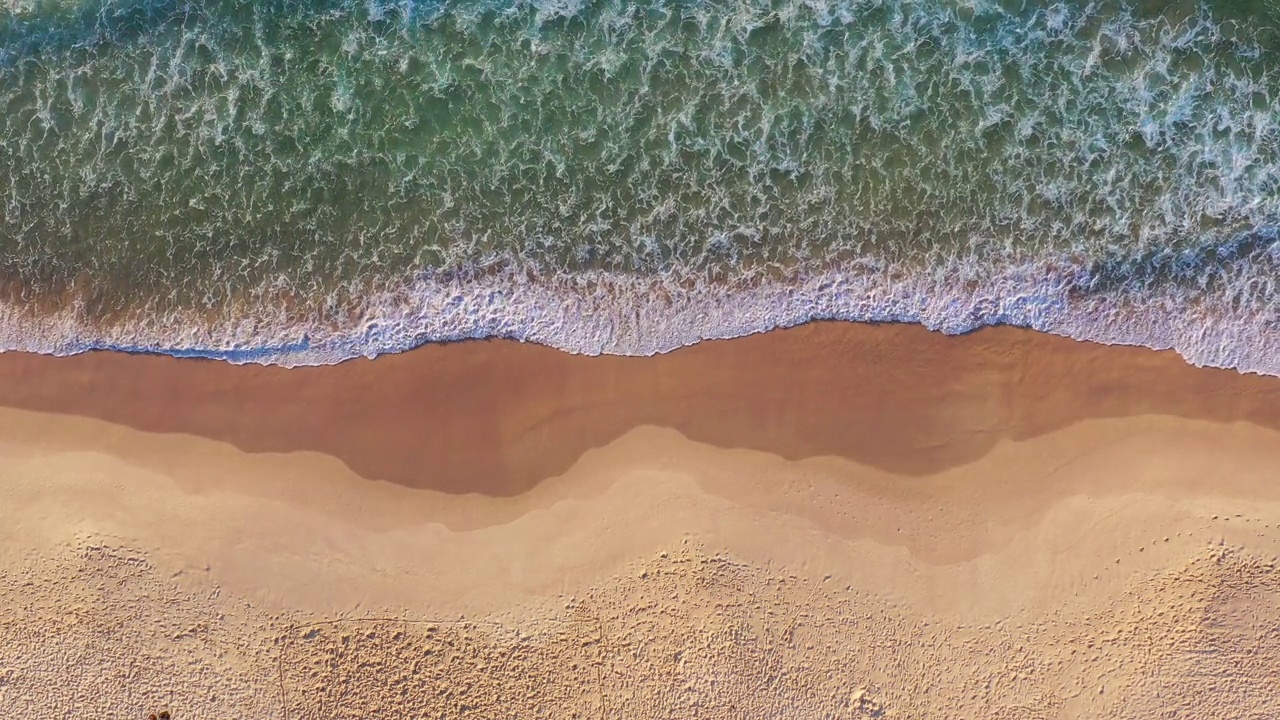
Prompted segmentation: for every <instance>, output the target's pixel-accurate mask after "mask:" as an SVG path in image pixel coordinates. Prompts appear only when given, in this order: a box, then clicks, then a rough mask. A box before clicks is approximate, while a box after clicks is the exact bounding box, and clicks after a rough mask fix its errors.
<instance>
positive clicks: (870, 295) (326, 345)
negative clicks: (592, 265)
mask: <svg viewBox="0 0 1280 720" xmlns="http://www.w3.org/2000/svg"><path fill="white" fill-rule="evenodd" d="M1260 232H1264V231H1260ZM1264 235H1266V237H1271V236H1272V235H1274V233H1271V234H1266V233H1265V232H1264ZM1272 239H1274V238H1272ZM1238 240H1239V238H1235V239H1233V240H1231V241H1230V242H1229V243H1227V244H1226V245H1224V246H1223V247H1224V249H1223V251H1224V252H1226V251H1227V250H1229V249H1231V248H1232V247H1234V244H1238ZM1266 247H1267V248H1269V247H1271V245H1267V246H1266ZM1269 253H1270V251H1269V250H1267V249H1266V248H1263V249H1259V250H1258V251H1257V252H1255V253H1253V254H1251V255H1248V256H1245V257H1238V258H1235V259H1234V260H1233V261H1232V263H1231V264H1228V265H1225V266H1222V267H1212V268H1206V269H1205V273H1206V274H1205V275H1204V276H1203V277H1200V278H1199V279H1198V280H1196V279H1195V278H1191V277H1189V276H1187V277H1183V276H1179V277H1178V278H1174V279H1166V280H1160V276H1161V273H1162V272H1164V270H1167V268H1164V265H1163V264H1168V263H1169V262H1172V260H1170V259H1169V258H1157V259H1156V260H1153V261H1152V262H1153V263H1155V264H1154V265H1151V266H1150V267H1148V266H1145V265H1143V266H1139V267H1137V268H1136V269H1132V272H1131V273H1130V274H1128V275H1124V276H1123V277H1120V278H1117V277H1113V275H1114V272H1115V271H1114V269H1112V270H1108V269H1107V266H1106V264H1105V263H1101V261H1094V262H1087V261H1084V260H1082V259H1079V258H1072V257H1044V258H1038V259H1034V260H1009V261H1007V262H1004V263H996V264H994V265H988V264H984V263H983V262H982V261H980V260H977V259H974V258H959V259H954V260H951V261H948V262H947V263H945V264H943V265H939V266H938V267H933V268H918V267H896V266H890V265H886V264H884V263H880V262H877V261H874V260H870V259H868V260H860V261H851V262H850V263H849V264H848V265H847V266H842V267H840V268H821V267H819V268H811V267H796V268H792V269H789V270H788V272H789V274H788V275H787V276H785V277H772V276H770V277H767V278H763V277H762V278H756V279H750V278H741V279H740V280H741V284H740V285H739V284H730V285H726V284H724V283H723V282H721V281H716V280H713V279H710V278H708V277H706V276H705V273H700V272H698V271H693V270H683V269H678V268H677V269H672V270H669V271H666V272H664V274H662V275H659V276H652V277H650V276H641V275H631V274H623V273H613V272H606V271H591V272H582V273H577V274H572V275H566V276H563V277H541V276H536V275H529V274H528V273H526V272H522V271H520V270H519V269H517V268H503V269H500V270H495V271H494V272H492V273H480V274H474V275H461V274H455V275H441V276H429V275H424V276H421V277H418V278H417V279H414V280H412V281H409V282H408V283H407V284H405V285H403V286H395V287H386V288H382V289H380V290H376V291H373V290H370V291H369V292H368V293H367V294H366V295H362V296H361V297H360V298H359V299H358V300H354V301H353V303H354V304H353V305H352V306H350V307H344V309H342V310H341V311H338V310H335V309H333V308H329V309H323V308H322V307H320V306H308V307H305V308H304V307H298V306H295V304H293V303H286V304H280V303H277V302H274V301H271V302H257V303H255V302H252V299H251V298H248V297H246V298H241V300H240V301H238V303H237V305H236V306H235V307H226V308H222V309H220V310H218V311H216V312H208V313H197V312H193V311H185V310H174V311H173V312H169V313H162V312H160V311H159V310H157V309H155V308H152V309H151V310H150V311H138V312H139V313H140V314H138V315H128V316H127V317H125V316H122V317H120V318H117V319H115V320H114V321H113V322H111V323H109V324H105V325H103V324H98V323H96V322H95V321H94V320H93V318H92V317H90V316H89V315H88V314H87V313H86V311H85V310H84V309H83V308H82V307H81V305H80V304H78V303H77V302H76V301H75V300H74V299H71V300H69V301H67V302H66V303H64V304H63V305H62V306H61V309H60V310H59V311H56V312H48V313H40V314H38V315H33V314H32V313H30V312H28V311H27V309H24V308H23V307H21V306H14V305H11V304H4V303H0V348H5V349H6V351H23V352H36V353H41V354H47V355H55V356H66V355H74V354H80V353H83V352H92V351H95V350H109V351H121V352H131V353H156V354H165V355H171V356H176V357H201V358H211V359H218V360H222V361H225V362H228V363H231V364H257V365H279V366H282V367H310V366H321V365H333V364H338V363H341V362H343V361H346V360H349V359H355V358H360V357H365V358H373V357H379V356H382V355H388V354H399V353H403V352H408V351H411V350H413V349H415V348H418V347H422V346H424V345H432V344H438V343H444V342H454V341H461V340H478V339H505V340H512V341H518V342H528V343H533V344H537V345H543V346H546V347H551V348H555V349H558V350H560V351H563V352H567V353H570V354H579V355H589V356H594V355H618V356H634V357H649V356H655V355H662V354H666V353H669V352H674V351H676V350H680V349H682V348H687V347H691V346H695V345H698V344H700V343H703V342H707V341H710V340H729V339H734V338H739V337H748V336H750V335H756V334H760V333H768V332H772V331H774V330H779V329H787V328H793V327H799V326H802V325H806V324H809V323H814V322H830V321H842V322H852V323H861V324H877V323H903V324H919V325H921V326H923V327H925V328H927V329H929V330H934V331H940V332H942V333H944V334H947V335H961V334H966V333H970V332H973V331H976V330H979V329H982V328H984V327H1002V326H1013V327H1020V328H1028V329H1032V330H1036V331H1038V332H1044V333H1047V334H1052V335H1058V336H1062V337H1067V338H1071V339H1075V340H1080V341H1087V342H1097V343H1101V344H1106V345H1125V346H1136V347H1146V348H1150V349H1155V350H1164V349H1172V350H1174V351H1176V352H1177V353H1178V354H1179V355H1181V356H1182V357H1183V358H1185V360H1186V362H1187V363H1189V364H1191V365H1195V366H1197V367H1218V368H1231V369H1235V370H1238V371H1239V372H1242V373H1257V374H1262V375H1271V376H1280V360H1277V359H1276V358H1275V357H1274V355H1273V354H1272V353H1271V352H1270V351H1269V348H1271V347H1276V346H1280V310H1277V307H1280V306H1277V305H1276V304H1275V303H1272V302H1270V300H1269V298H1270V291H1269V290H1267V289H1266V286H1265V284H1263V285H1260V284H1258V283H1257V282H1256V279H1257V278H1259V277H1269V276H1270V275H1273V274H1274V271H1275V268H1276V267H1277V266H1278V265H1277V263H1280V260H1278V259H1277V258H1272V257H1271V255H1270V254H1269ZM1228 254H1230V253H1228ZM1162 263H1163V264H1162ZM1162 268H1163V269H1162ZM1197 283H1199V284H1198V285H1197ZM1197 288H1198V289H1197ZM317 302H320V301H319V300H317Z"/></svg>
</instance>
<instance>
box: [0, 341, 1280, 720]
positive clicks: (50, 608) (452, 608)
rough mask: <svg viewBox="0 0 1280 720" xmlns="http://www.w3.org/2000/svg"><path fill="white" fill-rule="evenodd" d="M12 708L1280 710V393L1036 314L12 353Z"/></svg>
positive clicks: (97, 715)
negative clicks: (307, 362) (504, 337)
mask: <svg viewBox="0 0 1280 720" xmlns="http://www.w3.org/2000/svg"><path fill="white" fill-rule="evenodd" d="M0 408H3V409H0V718H25V717H31V718H45V717H63V718H92V719H93V720H108V719H113V718H130V719H134V718H138V719H141V718H146V717H147V716H148V714H149V713H153V712H159V711H160V710H161V709H168V710H169V711H170V712H171V716H172V718H173V719H174V720H188V719H191V720H194V719H197V718H198V719H201V720H204V719H208V720H228V719H231V718H246V719H250V718H253V719H256V718H290V719H292V720H301V719H304V718H308V719H309V718H314V719H316V720H329V719H336V718H396V719H398V718H482V719H488V718H520V719H521V720H523V719H525V718H557V719H558V718H566V719H567V718H584V719H585V718H591V719H594V718H602V719H604V718H608V719H611V720H612V719H614V718H617V719H619V720H621V719H622V718H627V719H632V720H649V719H653V720H657V719H662V720H667V719H674V720H685V719H689V720H692V719H695V718H709V719H710V718H716V719H719V718H726V719H728V718H743V719H744V720H756V719H763V718H779V719H781V718H788V719H790V718H798V719H809V718H813V719H815V720H817V719H820V718H821V719H828V718H867V717H886V718H1157V717H1177V718H1197V719H1198V718H1274V717H1277V716H1278V711H1277V710H1276V708H1277V707H1280V691H1278V690H1277V689H1276V688H1275V687H1274V685H1275V684H1276V683H1275V679H1276V678H1277V677H1280V571H1278V570H1277V565H1276V563H1277V559H1276V558H1277V554H1278V553H1280V380H1277V379H1274V378H1262V377H1256V376H1242V375H1239V374H1236V373H1234V372H1230V371H1218V370H1205V369H1197V368H1192V367H1189V366H1187V365H1185V364H1184V363H1183V362H1182V361H1181V360H1180V359H1179V358H1178V357H1177V356H1175V355H1172V354H1171V353H1156V352H1152V351H1148V350H1142V349H1134V348H1107V347H1101V346H1097V345H1091V344H1086V343H1077V342H1074V341H1070V340H1066V339H1062V338H1056V337H1050V336H1044V335H1039V334H1035V333H1031V332H1026V331H1020V330H1015V329H1009V328H994V329H988V330H983V331H981V332H978V333H974V334H972V335H969V336H965V337H959V338H954V337H944V336H941V335H936V334H932V333H929V332H927V331H925V330H923V329H921V328H918V327H911V326H868V325H852V324H833V323H821V324H814V325H810V326H806V327H803V328H797V329H793V330H787V331H779V332H773V333H768V334H765V335H760V336H754V337H749V338H742V339H738V340H731V341H724V342H710V343H704V344H702V345H699V346H696V347H692V348H687V349H684V350H681V351H677V352H675V353H672V354H670V355H665V356H661V357H655V358H616V357H605V358H585V357H574V356H569V355H566V354H563V353H560V352H557V351H554V350H549V349H546V348H542V347H537V346H530V345H521V344H518V343H512V342H469V343H460V344H455V345H443V346H430V347H425V348H421V349H419V350H416V351H413V352H410V353H406V354H404V355H400V356H392V357H383V358H379V359H377V360H374V361H355V362H350V363H345V364H343V365H340V366H336V367H328V368H314V369H297V370H282V369H278V368H262V367H234V366H230V365H226V364H221V363H216V362H202V361H184V360H174V359H171V358H165V357H141V356H125V355H117V354H109V353H95V354H89V355H84V356H78V357H73V358H46V357H35V356H27V355H17V354H9V355H4V356H0Z"/></svg>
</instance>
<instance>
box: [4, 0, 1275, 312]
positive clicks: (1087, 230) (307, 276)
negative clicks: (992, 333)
mask: <svg viewBox="0 0 1280 720" xmlns="http://www.w3.org/2000/svg"><path fill="white" fill-rule="evenodd" d="M1278 27H1280V10H1277V4H1276V3H1275V2H1274V1H1272V2H1240V1H1235V0H1231V1H1228V0H1221V2H1218V3H1216V4H1213V5H1205V4H1198V3H1195V2H1174V3H1156V2H1095V3H1074V2H1072V3H1066V2H1035V1H1032V0H1028V1H1027V2H987V1H981V0H974V1H972V2H952V1H948V0H921V1H919V2H910V1H906V0H902V1H891V0H847V1H844V2H822V1H819V0H812V1H801V0H778V1H776V2H765V1H753V0H740V1H736V2H735V1H732V0H730V1H724V0H710V1H706V2H622V1H603V2H600V1H597V2H562V3H558V4H557V3H550V2H548V3H542V4H539V3H510V2H477V1H475V0H461V1H460V2H454V3H434V4H433V3H422V2H408V1H405V2H391V3H388V2H351V1H348V0H318V1H316V2H291V1H286V0H264V1H260V2H250V1H248V0H213V1H211V2H203V3H200V2H174V1H154V2H142V1H137V0H113V1H109V2H97V1H92V0H87V1H85V2H80V3H75V2H62V3H58V2H17V3H11V4H10V5H9V6H8V7H7V8H6V9H5V10H4V11H3V13H0V196H2V197H3V202H2V204H0V282H2V283H4V285H5V286H6V287H7V288H9V289H10V295H14V296H18V297H20V298H21V299H22V301H24V302H30V303H32V304H33V305H37V304H39V303H42V302H49V301H52V302H65V301H66V298H67V297H68V296H69V295H73V296H74V297H76V298H78V299H80V300H83V301H85V302H86V303H87V304H86V307H87V308H89V310H88V312H89V313H90V314H91V315H93V314H98V315H101V316H103V317H106V316H110V315H111V314H113V313H118V312H121V311H122V310H125V309H128V308H130V307H133V306H137V305H140V304H149V305H150V306H151V307H154V308H158V309H164V308H176V307H182V308H209V309H217V308H219V307H223V306H225V305H227V304H228V303H232V302H245V301H246V300H247V301H249V302H250V303H252V302H273V301H275V300H276V299H278V298H282V297H289V298H320V297H323V298H326V299H327V300H326V301H327V302H330V303H338V304H341V303H343V302H348V301H350V300H351V299H352V298H355V297H358V296H359V295H360V294H361V293H362V292H366V291H368V290H369V288H371V287H382V286H392V285H394V284H396V283H399V282H404V281H406V280H407V279H409V278H412V277H417V276H420V275H421V274H423V273H471V272H484V271H485V270H486V269H490V268H495V267H507V268H510V267H519V268H527V269H528V271H529V272H530V273H538V274H543V275H557V274H559V275H566V274H569V275H571V274H573V273H575V272H579V271H582V270H584V269H603V270H608V271H611V272H617V273H634V274H660V273H663V272H665V271H668V270H671V269H672V268H680V269H682V270H686V271H687V270H690V269H692V270H694V271H699V272H705V273H706V274H707V275H708V277H712V278H718V279H723V280H727V281H739V280H741V281H749V279H750V278H751V277H755V276H759V275H762V274H768V273H770V272H775V271H782V270H784V269H786V268H792V267H796V266H807V265H814V266H821V265H824V264H826V265H838V264H839V263H841V262H848V261H855V260H865V259H868V258H870V259H874V260H876V261H884V262H899V263H908V264H914V266H918V267H920V268H921V269H922V271H927V269H928V268H929V267H931V266H932V264H934V263H936V262H939V261H941V260H946V259H954V258H956V257H958V256H963V257H971V258H974V259H976V260H977V261H979V262H990V263H1001V262H1008V261H1011V260H1013V259H1018V258H1027V257H1035V256H1037V255H1038V254H1046V253H1065V254H1067V255H1070V256H1073V257H1079V258H1083V259H1085V260H1086V261H1095V262H1097V263H1102V264H1103V265H1102V266H1100V267H1103V272H1101V275H1102V276H1104V280H1105V281H1106V282H1114V283H1115V284H1118V285H1124V284H1125V282H1126V277H1127V275H1128V274H1130V273H1137V274H1142V273H1152V272H1156V273H1166V274H1168V273H1171V274H1173V275H1178V274H1179V273H1181V274H1182V275H1183V276H1185V275H1188V273H1189V274H1191V275H1195V274H1196V273H1199V272H1200V271H1202V270H1206V268H1203V267H1200V265H1204V264H1209V265H1211V264H1212V263H1213V262H1215V259H1216V258H1218V257H1219V254H1218V253H1217V251H1216V250H1215V249H1216V248H1219V247H1222V246H1224V245H1230V244H1231V243H1238V241H1239V238H1240V237H1242V236H1248V235H1249V234H1250V233H1256V232H1258V231H1259V230H1260V229H1263V228H1268V227H1273V226H1274V225H1275V224H1276V222H1277V220H1278V219H1280V125H1278V124H1277V117H1280V80H1278V79H1277V75H1276V71H1277V60H1278V59H1280V35H1278V34H1277V30H1276V29H1277V28H1278ZM1231 247H1238V245H1231ZM1170 252H1183V253H1185V252H1190V253H1191V254H1192V256H1193V257H1192V260H1190V261H1189V262H1191V263H1192V267H1190V268H1189V269H1188V268H1186V267H1181V266H1178V267H1174V265H1176V263H1174V265H1170V264H1169V263H1168V262H1166V263H1165V264H1164V265H1161V264H1160V261H1159V258H1161V257H1168V256H1169V253H1170ZM1222 256H1223V257H1225V256H1226V255H1225V253H1224V254H1222ZM1152 258H1155V259H1156V262H1155V265H1156V267H1157V269H1156V270H1155V271H1152V270H1151V269H1150V268H1151V267H1152V264H1151V263H1152ZM1197 263H1199V264H1200V265H1197ZM1171 267H1172V268H1173V269H1172V270H1170V269H1169V268H1171ZM1117 275H1118V277H1112V276H1117ZM1193 280H1194V278H1193Z"/></svg>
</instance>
